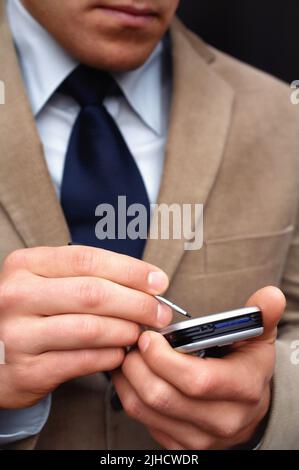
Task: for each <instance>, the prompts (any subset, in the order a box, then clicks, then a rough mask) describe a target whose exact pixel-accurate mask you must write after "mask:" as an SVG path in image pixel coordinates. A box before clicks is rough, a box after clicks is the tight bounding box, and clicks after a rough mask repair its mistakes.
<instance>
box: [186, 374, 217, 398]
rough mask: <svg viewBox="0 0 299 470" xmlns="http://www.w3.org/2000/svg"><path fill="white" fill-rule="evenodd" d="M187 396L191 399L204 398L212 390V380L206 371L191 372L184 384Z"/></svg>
mask: <svg viewBox="0 0 299 470" xmlns="http://www.w3.org/2000/svg"><path fill="white" fill-rule="evenodd" d="M186 389H187V395H189V396H190V397H192V398H198V397H202V396H206V395H208V394H209V392H210V391H211V390H212V389H213V378H212V375H211V373H210V372H209V371H208V369H206V368H203V367H201V369H200V370H191V371H190V377H189V380H187V383H186Z"/></svg>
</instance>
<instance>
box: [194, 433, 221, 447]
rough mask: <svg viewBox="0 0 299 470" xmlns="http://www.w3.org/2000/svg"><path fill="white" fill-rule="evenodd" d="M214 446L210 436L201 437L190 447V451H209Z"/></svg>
mask: <svg viewBox="0 0 299 470" xmlns="http://www.w3.org/2000/svg"><path fill="white" fill-rule="evenodd" d="M214 446H215V440H214V438H213V437H212V436H208V435H207V436H204V437H201V439H200V441H199V442H198V441H196V442H194V443H193V445H192V446H191V448H190V450H210V449H213V447H214Z"/></svg>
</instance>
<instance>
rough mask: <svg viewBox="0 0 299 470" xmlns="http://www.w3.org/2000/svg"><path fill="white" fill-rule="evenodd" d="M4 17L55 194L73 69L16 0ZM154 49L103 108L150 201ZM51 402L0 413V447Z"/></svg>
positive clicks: (155, 162)
mask: <svg viewBox="0 0 299 470" xmlns="http://www.w3.org/2000/svg"><path fill="white" fill-rule="evenodd" d="M7 15H8V20H9V23H10V27H11V31H12V34H13V39H14V43H15V47H16V50H17V54H18V58H19V62H20V67H21V72H22V76H23V80H24V84H25V88H26V91H27V94H28V98H29V102H30V104H31V108H32V112H33V115H34V117H35V120H36V124H37V128H38V132H39V135H40V138H41V142H42V144H43V147H44V154H45V158H46V162H47V165H48V169H49V173H50V175H51V178H52V180H53V183H54V186H55V188H56V191H57V194H58V196H59V194H60V188H61V183H62V175H63V168H64V162H65V156H66V151H67V146H68V141H69V137H70V134H71V131H72V127H73V124H74V122H75V120H76V118H77V116H78V114H79V111H80V108H79V106H78V104H77V103H76V102H75V101H74V100H73V99H72V98H70V97H66V96H64V95H61V94H58V93H56V92H55V90H56V89H57V88H58V87H59V85H60V84H61V83H62V82H63V81H64V79H65V78H66V77H67V76H68V75H69V74H70V73H71V72H72V71H73V70H74V69H75V68H76V66H77V65H78V63H77V62H76V61H75V60H74V59H73V58H72V57H70V56H69V55H68V53H67V52H66V51H65V50H64V49H63V48H62V47H61V46H60V45H59V44H58V43H57V42H56V41H55V40H54V38H53V37H52V36H51V35H50V34H49V33H48V32H47V31H46V30H45V29H44V28H43V27H42V26H41V25H40V24H39V23H38V22H37V21H36V20H35V19H34V18H33V17H32V16H31V15H30V14H29V12H28V11H27V10H26V9H25V7H24V6H23V5H22V4H21V2H20V0H7ZM164 53H167V47H166V46H165V43H164V42H161V43H159V44H158V46H157V47H156V49H155V50H154V52H153V53H152V54H151V56H150V57H149V59H148V60H147V61H146V63H145V64H144V65H143V66H142V67H140V68H138V69H136V70H134V71H131V72H126V73H124V72H122V73H115V74H114V78H115V80H116V81H117V83H118V85H119V87H120V88H121V90H122V92H123V95H124V96H119V97H109V98H106V99H105V100H104V103H103V104H104V106H105V107H106V109H107V111H108V112H109V113H110V114H111V116H112V117H113V118H114V120H115V122H116V124H117V125H118V127H119V129H120V132H121V133H122V135H123V137H124V139H125V141H126V143H127V145H128V147H129V149H130V151H131V153H132V155H133V157H134V159H135V161H136V164H137V166H138V168H139V170H140V173H141V175H142V178H143V180H144V183H145V187H146V190H147V192H148V196H149V200H150V202H151V203H155V202H156V200H157V196H158V192H159V187H160V180H161V175H162V171H163V164H164V150H165V143H166V136H167V129H168V116H169V106H170V94H171V78H170V73H168V72H169V70H167V68H165V64H166V63H167V61H165V60H163V58H164ZM50 404H51V400H50V396H48V397H46V398H45V399H44V400H42V401H41V402H40V403H39V404H37V405H35V406H34V407H31V408H27V409H24V410H3V411H0V444H1V443H2V444H4V443H7V442H11V441H14V440H17V439H22V438H24V437H27V436H30V435H33V434H36V433H37V432H39V431H40V430H41V428H42V427H43V425H44V424H45V422H46V420H47V418H48V414H49V410H50Z"/></svg>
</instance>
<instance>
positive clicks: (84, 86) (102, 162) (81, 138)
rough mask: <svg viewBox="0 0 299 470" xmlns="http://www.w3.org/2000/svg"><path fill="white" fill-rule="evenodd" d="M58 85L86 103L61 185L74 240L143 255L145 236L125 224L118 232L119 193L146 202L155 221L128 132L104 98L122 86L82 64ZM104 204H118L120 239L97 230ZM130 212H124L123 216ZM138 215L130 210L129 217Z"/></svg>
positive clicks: (128, 202)
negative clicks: (127, 231) (121, 128)
mask: <svg viewBox="0 0 299 470" xmlns="http://www.w3.org/2000/svg"><path fill="white" fill-rule="evenodd" d="M58 91H59V92H60V93H63V94H66V95H69V96H71V97H73V98H74V99H75V100H76V102H77V103H78V104H79V105H80V107H81V111H80V113H79V115H78V118H77V120H76V122H75V124H74V127H73V129H72V133H71V137H70V141H69V144H68V149H67V154H66V161H65V167H64V174H63V181H62V189H61V204H62V208H63V211H64V214H65V217H66V220H67V223H68V226H69V229H70V232H71V236H72V242H73V243H80V244H84V245H89V246H96V247H101V248H105V249H108V250H112V251H115V252H118V253H123V254H127V255H130V256H134V257H136V258H141V257H142V253H143V250H144V245H145V239H144V237H143V238H141V237H137V238H135V237H131V238H128V237H127V236H124V227H122V231H121V232H122V235H120V234H119V232H118V222H119V219H118V209H119V207H118V203H119V196H126V207H129V206H130V205H132V204H142V205H143V207H145V208H146V214H147V215H146V217H147V220H146V223H147V227H149V220H150V205H149V200H148V195H147V192H146V188H145V185H144V182H143V179H142V176H141V174H140V172H139V169H138V167H137V165H136V163H135V160H134V158H133V156H132V155H131V152H130V150H129V149H128V146H127V144H126V142H125V140H124V138H123V136H122V135H121V133H120V131H119V129H118V127H117V125H116V123H115V121H114V120H113V118H112V117H111V115H110V114H109V113H108V112H107V110H106V109H105V107H104V106H103V104H102V102H103V99H104V98H105V97H106V96H108V95H114V94H120V93H121V91H120V89H119V88H118V87H117V85H116V82H115V81H114V80H113V78H112V76H111V75H110V74H108V73H106V72H102V71H99V70H95V69H91V68H89V67H86V66H84V65H80V66H78V67H77V68H76V69H75V71H74V72H72V73H71V74H70V75H69V77H68V78H67V79H66V80H65V81H64V82H63V83H62V85H61V86H60V87H59V90H58ZM122 200H123V201H124V198H122ZM99 204H109V205H110V206H112V207H113V208H114V213H115V219H114V222H115V235H116V237H115V239H113V238H112V239H107V238H106V239H102V240H100V239H99V237H98V236H96V231H95V227H96V224H97V222H99V220H100V217H97V216H96V215H95V210H96V207H97V206H98V205H99ZM122 210H123V209H122ZM105 215H107V213H104V214H102V216H103V217H104V216H105ZM124 216H125V214H123V213H122V220H123V217H124ZM134 217H135V216H134V215H133V214H131V215H130V216H127V217H126V218H125V219H126V222H127V223H129V222H130V221H132V220H133V219H134ZM112 226H113V224H112ZM112 226H111V227H112ZM137 229H138V226H137ZM137 231H138V230H137ZM132 238H135V239H132Z"/></svg>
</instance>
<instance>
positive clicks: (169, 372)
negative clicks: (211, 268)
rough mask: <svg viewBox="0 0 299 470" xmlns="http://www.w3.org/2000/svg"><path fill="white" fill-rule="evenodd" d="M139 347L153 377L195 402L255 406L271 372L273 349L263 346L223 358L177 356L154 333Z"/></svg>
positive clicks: (148, 333)
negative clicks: (236, 403) (235, 402)
mask: <svg viewBox="0 0 299 470" xmlns="http://www.w3.org/2000/svg"><path fill="white" fill-rule="evenodd" d="M138 345H139V349H140V351H141V354H142V357H143V358H144V360H145V362H146V363H147V364H148V366H149V367H150V369H151V370H152V371H153V372H154V373H155V374H157V375H158V376H159V377H161V378H162V379H164V380H166V381H167V382H169V383H170V384H172V385H174V386H175V387H176V388H178V389H179V390H180V391H181V392H182V393H184V394H185V395H187V396H190V397H193V398H197V399H198V398H199V399H205V400H228V401H230V400H232V401H246V402H247V401H248V402H250V403H258V402H259V400H260V398H261V395H262V393H263V390H264V388H265V384H266V383H267V382H268V381H269V380H270V378H271V377H272V373H273V364H274V355H275V353H274V348H273V347H272V346H270V345H269V344H266V343H258V345H256V346H253V345H252V346H251V349H249V350H246V351H245V350H244V351H243V349H242V348H240V349H239V350H237V351H236V352H234V353H231V354H228V355H227V356H226V357H225V358H222V359H214V358H206V359H202V358H199V357H194V356H189V355H187V354H182V353H179V352H177V351H175V350H174V349H172V348H171V346H170V345H169V343H168V342H167V341H166V339H165V338H164V337H163V336H162V335H161V334H159V333H156V332H153V331H146V332H144V333H142V335H141V336H140V338H139V341H138Z"/></svg>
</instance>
